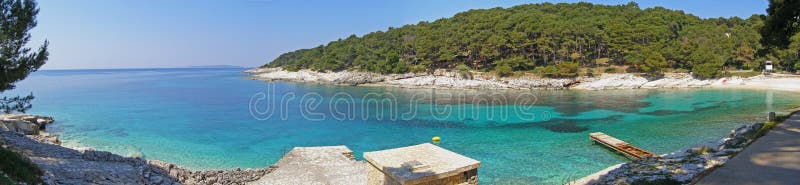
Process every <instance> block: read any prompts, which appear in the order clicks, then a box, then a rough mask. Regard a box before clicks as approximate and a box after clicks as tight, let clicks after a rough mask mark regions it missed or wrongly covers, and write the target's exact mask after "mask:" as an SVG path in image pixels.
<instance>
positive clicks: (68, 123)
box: [6, 69, 800, 184]
mask: <svg viewBox="0 0 800 185" xmlns="http://www.w3.org/2000/svg"><path fill="white" fill-rule="evenodd" d="M241 70H243V69H136V70H66V71H39V72H36V73H34V74H32V75H31V76H30V77H29V78H28V79H26V80H25V81H23V82H21V83H20V84H18V88H17V89H15V90H14V91H13V92H9V93H6V94H27V93H29V92H33V93H34V95H35V96H36V99H35V100H34V107H33V109H32V110H30V113H34V114H43V115H51V116H54V117H55V119H56V123H55V124H53V125H52V126H50V127H49V128H48V129H49V130H50V131H51V132H55V133H57V134H59V135H60V138H61V140H62V141H63V142H64V145H69V146H86V147H92V148H96V149H100V150H107V151H111V152H114V153H117V154H122V155H142V156H144V157H145V158H147V159H157V160H162V161H167V162H172V163H176V164H178V165H181V166H185V167H188V168H193V169H220V168H237V167H242V168H257V167H264V166H267V165H270V164H272V163H274V162H276V161H277V160H278V159H280V157H281V155H282V154H283V153H285V152H287V151H288V150H290V149H291V148H292V147H295V146H322V145H347V146H348V147H349V148H350V149H352V150H353V151H355V152H356V156H357V157H359V158H360V157H361V155H362V153H363V152H365V151H375V150H382V149H389V148H396V147H402V146H408V145H413V144H419V143H424V142H430V139H431V137H433V136H440V137H441V138H442V142H441V143H440V144H439V145H440V146H442V147H444V148H447V149H449V150H452V151H454V152H457V153H460V154H463V155H465V156H468V157H471V158H474V159H477V160H479V161H481V162H482V166H481V168H480V170H479V171H480V173H479V174H480V175H479V179H480V181H481V183H484V184H518V183H523V184H530V183H536V184H560V183H564V182H567V181H569V180H571V179H575V178H579V177H582V176H585V175H588V174H591V173H593V172H595V171H597V170H601V169H604V168H606V167H608V166H610V165H614V164H617V163H621V162H625V161H626V159H625V158H624V157H622V156H620V155H618V154H616V153H613V152H611V151H609V150H607V149H604V148H603V147H600V146H597V145H592V144H591V143H590V142H589V140H588V133H591V132H597V131H602V132H605V133H607V134H609V135H612V136H614V137H617V138H620V139H623V140H626V141H628V142H629V143H632V144H633V145H636V146H639V147H641V148H644V149H647V150H650V151H652V152H655V153H669V152H673V151H677V150H680V149H682V148H686V147H689V146H691V145H697V144H702V143H704V142H709V141H715V140H717V139H719V138H722V137H724V136H725V135H726V134H728V133H729V131H730V130H731V129H732V128H734V127H736V126H738V125H741V124H745V123H749V122H752V121H755V120H759V119H763V118H764V117H765V116H764V115H766V112H768V111H781V110H785V109H787V108H789V107H793V106H794V105H797V104H798V103H799V102H800V95H797V94H796V93H795V94H793V93H788V92H779V91H774V92H773V91H758V90H733V89H666V90H613V91H521V90H431V89H402V88H380V87H346V86H325V85H312V84H303V83H285V82H269V83H266V82H260V81H253V80H247V79H245V77H246V75H245V74H242V73H239V71H241ZM290 95H294V98H293V99H292V98H290V97H291V96H290ZM262 98H265V99H262ZM254 100H258V101H254ZM281 102H284V103H281ZM268 107H269V108H270V109H267V108H268ZM266 110H271V111H266ZM264 111H266V113H259V112H264ZM251 112H252V113H251ZM269 115H271V116H269ZM268 116H269V117H268ZM267 117H268V118H267Z"/></svg>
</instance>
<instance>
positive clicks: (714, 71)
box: [692, 63, 722, 78]
mask: <svg viewBox="0 0 800 185" xmlns="http://www.w3.org/2000/svg"><path fill="white" fill-rule="evenodd" d="M720 67H722V65H715V64H713V63H702V64H699V65H695V66H694V67H692V72H694V74H696V75H697V76H700V77H703V78H712V77H716V76H718V75H720Z"/></svg>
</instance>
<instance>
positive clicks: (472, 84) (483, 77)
mask: <svg viewBox="0 0 800 185" xmlns="http://www.w3.org/2000/svg"><path fill="white" fill-rule="evenodd" d="M244 72H245V73H249V74H251V75H252V76H251V77H250V78H251V79H255V80H262V81H292V82H310V83H319V84H333V85H351V86H385V87H402V88H444V89H584V90H604V89H638V88H648V89H653V88H686V87H712V86H736V85H743V84H745V82H746V81H747V80H748V79H747V78H739V77H732V78H719V79H701V78H696V77H694V76H692V75H691V74H687V73H668V74H665V75H664V76H663V77H660V78H648V77H642V76H637V75H635V74H602V75H600V76H597V77H575V78H542V77H537V76H535V75H530V74H526V75H521V76H515V77H503V78H499V77H496V76H494V75H492V74H487V73H482V72H466V73H464V72H458V71H448V70H444V69H438V70H435V71H434V72H433V73H430V74H428V73H405V74H377V73H370V72H355V71H346V70H345V71H338V72H331V71H327V72H318V71H312V70H306V69H303V70H299V71H296V72H292V71H287V70H284V69H283V68H280V67H278V68H256V69H251V70H247V71H244Z"/></svg>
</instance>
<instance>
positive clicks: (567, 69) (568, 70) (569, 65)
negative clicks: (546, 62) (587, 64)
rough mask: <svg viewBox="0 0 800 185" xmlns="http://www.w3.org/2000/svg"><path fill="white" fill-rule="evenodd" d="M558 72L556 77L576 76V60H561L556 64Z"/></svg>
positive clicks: (577, 68)
mask: <svg viewBox="0 0 800 185" xmlns="http://www.w3.org/2000/svg"><path fill="white" fill-rule="evenodd" d="M556 68H557V69H558V74H557V75H556V77H575V76H578V70H579V67H578V63H576V62H562V63H559V64H556Z"/></svg>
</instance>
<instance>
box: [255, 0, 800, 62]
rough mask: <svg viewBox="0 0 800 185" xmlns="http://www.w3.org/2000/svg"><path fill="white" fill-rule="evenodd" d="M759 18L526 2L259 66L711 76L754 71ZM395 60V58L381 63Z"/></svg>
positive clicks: (379, 33)
mask: <svg viewBox="0 0 800 185" xmlns="http://www.w3.org/2000/svg"><path fill="white" fill-rule="evenodd" d="M795 10H796V9H795ZM764 19H765V16H763V15H753V16H751V17H749V18H747V19H742V18H739V17H731V18H709V19H702V18H699V17H697V16H694V15H691V14H686V13H684V12H683V11H679V10H669V9H665V8H662V7H655V8H647V9H641V8H639V6H638V5H637V4H636V3H633V2H631V3H628V4H625V5H595V4H590V3H574V4H567V3H559V4H551V3H542V4H527V5H519V6H514V7H510V8H492V9H480V10H469V11H466V12H461V13H458V14H456V15H454V16H453V17H451V18H443V19H439V20H436V21H433V22H425V21H423V22H419V23H418V24H414V25H405V26H403V27H400V28H392V27H390V28H389V29H388V30H386V31H376V32H372V33H369V34H366V35H363V36H361V37H358V36H355V35H351V36H349V37H347V38H344V39H339V40H337V41H333V42H330V43H328V44H327V45H320V46H318V47H315V48H310V49H301V50H296V51H292V52H288V53H285V54H282V55H280V56H279V57H277V58H276V59H275V60H273V61H272V62H270V63H268V64H265V65H264V66H265V67H279V66H280V67H284V68H286V69H288V70H297V69H312V70H334V71H336V70H343V69H349V70H361V71H372V72H380V73H403V72H408V71H424V70H430V69H436V68H448V69H452V68H454V67H455V66H458V65H467V66H469V67H470V68H472V69H478V70H486V71H488V70H497V69H499V70H500V71H502V72H503V74H510V72H508V71H509V69H510V70H513V71H530V70H534V69H537V68H540V69H539V71H551V72H553V70H549V69H548V68H546V67H552V66H556V65H557V64H561V63H565V62H570V64H569V65H561V66H564V67H572V66H573V65H572V64H576V65H577V66H579V67H593V66H597V65H599V64H598V61H603V63H604V64H605V63H608V64H614V65H628V66H630V68H628V69H629V70H632V71H633V72H648V73H656V72H660V71H663V69H667V68H672V69H686V70H692V71H698V72H699V73H698V72H696V74H698V75H700V76H703V77H713V76H717V75H719V74H721V72H720V71H719V70H721V69H723V67H731V68H740V69H755V70H758V69H760V68H761V65H760V62H763V59H761V58H759V57H762V56H761V55H758V54H757V53H758V51H762V50H764V48H765V47H764V46H763V45H762V42H760V41H761V40H762V36H761V34H760V32H759V31H760V30H761V29H762V28H763V27H764V25H765V22H764ZM394 56H397V57H398V59H399V60H389V59H395V58H394ZM776 57H780V56H776ZM398 66H403V67H398ZM534 71H536V70H534ZM568 71H570V70H568ZM567 74H569V73H567ZM565 75H566V74H565ZM556 76H562V75H556ZM566 76H570V75H566Z"/></svg>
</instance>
